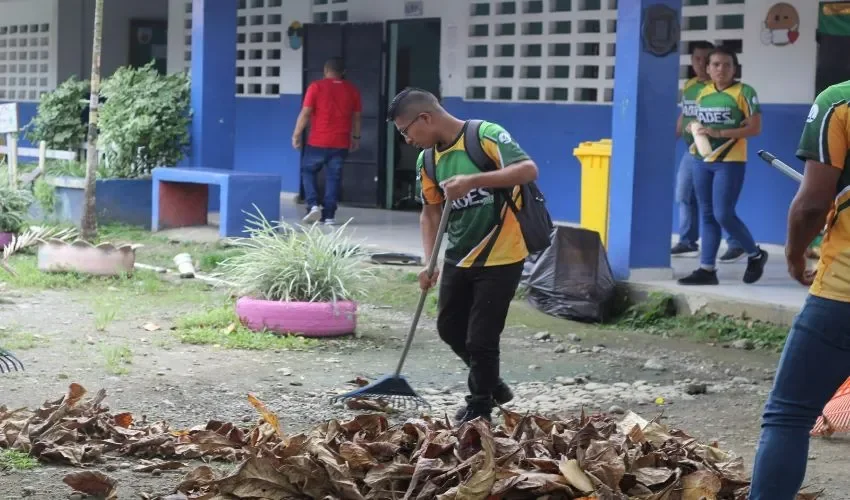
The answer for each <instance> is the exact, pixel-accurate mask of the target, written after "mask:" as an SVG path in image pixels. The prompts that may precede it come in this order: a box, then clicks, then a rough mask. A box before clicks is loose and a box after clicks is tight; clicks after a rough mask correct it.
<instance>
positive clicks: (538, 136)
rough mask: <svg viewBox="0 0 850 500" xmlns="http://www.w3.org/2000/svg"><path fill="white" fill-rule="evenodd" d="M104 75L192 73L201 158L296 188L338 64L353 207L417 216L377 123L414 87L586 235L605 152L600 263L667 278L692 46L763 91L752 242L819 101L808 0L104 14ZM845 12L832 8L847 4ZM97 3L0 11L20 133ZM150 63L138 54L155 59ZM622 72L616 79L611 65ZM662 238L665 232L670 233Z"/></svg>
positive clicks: (113, 10)
mask: <svg viewBox="0 0 850 500" xmlns="http://www.w3.org/2000/svg"><path fill="white" fill-rule="evenodd" d="M105 4H106V5H105V20H104V31H103V33H104V44H103V46H104V53H103V71H104V74H105V75H108V74H109V73H111V71H113V70H114V69H115V68H117V67H119V66H121V65H124V64H130V63H136V62H139V61H143V60H145V58H147V60H150V58H155V59H156V60H157V63H158V64H159V65H161V67H162V68H163V70H165V71H169V72H175V71H190V72H191V73H192V79H193V109H194V112H195V119H194V124H193V130H192V132H193V146H192V147H193V150H192V158H191V159H190V160H189V161H188V162H189V163H190V164H195V165H203V166H208V167H220V168H234V169H237V170H248V171H258V172H269V173H276V174H279V175H281V176H282V185H281V190H282V191H283V192H287V193H297V192H298V191H299V184H300V180H299V177H300V176H299V158H300V153H299V152H298V151H295V150H293V148H292V147H291V144H290V136H291V132H292V127H293V125H294V123H295V119H296V116H297V114H298V112H299V108H300V102H301V95H302V92H303V90H304V88H305V86H306V84H307V83H309V81H312V80H313V79H315V78H318V77H319V76H320V71H321V63H322V62H323V61H324V59H325V58H326V57H327V56H330V55H341V56H343V57H345V59H346V63H347V65H348V68H349V74H348V77H349V78H350V79H351V80H352V81H354V82H355V83H356V84H358V86H360V87H361V92H362V94H363V100H364V124H363V133H362V136H363V139H362V143H363V146H362V150H361V151H360V152H358V153H355V154H353V155H352V156H351V158H350V159H349V164H348V165H347V166H346V171H345V173H344V177H345V180H344V190H345V193H344V195H343V197H344V201H348V202H349V203H352V204H355V205H361V206H373V207H380V208H407V207H410V206H411V205H410V201H411V200H410V197H411V183H412V175H413V174H412V172H413V167H412V161H413V160H414V159H415V156H416V151H413V150H411V149H410V148H409V147H408V146H406V145H404V144H403V143H402V141H400V137H399V136H398V134H397V133H395V132H394V130H393V129H392V128H390V127H388V126H387V124H386V123H385V122H384V116H383V110H384V109H385V108H386V105H387V103H388V102H389V100H390V99H391V98H392V96H393V95H394V94H395V92H396V91H397V90H399V89H400V88H403V87H404V86H406V85H415V86H419V87H424V88H427V89H429V90H432V91H434V92H435V93H437V94H438V95H439V96H440V97H441V99H442V102H443V103H444V105H445V106H446V108H447V109H448V110H449V111H450V112H452V113H454V114H456V115H457V116H459V117H475V118H482V119H486V120H491V121H496V122H498V123H500V124H501V125H503V126H504V127H506V128H507V129H508V130H509V131H510V132H511V133H512V134H513V135H514V137H515V138H516V139H517V141H518V142H519V143H520V144H521V145H522V146H523V148H525V149H526V150H527V151H528V152H529V153H530V155H531V156H532V157H533V158H534V159H535V161H536V162H537V163H538V165H539V167H540V185H541V187H542V189H543V191H544V193H545V194H546V195H547V198H548V205H549V208H550V211H551V213H552V215H553V217H554V218H555V219H557V220H563V221H573V222H574V221H578V220H579V211H580V210H579V206H580V184H581V182H580V179H581V167H580V164H579V162H578V161H577V160H576V159H575V158H574V157H573V148H575V147H576V146H578V145H579V144H580V143H581V142H583V141H595V140H599V139H603V138H612V137H613V141H614V160H613V162H612V181H611V183H612V187H611V230H610V236H609V259H610V260H611V262H612V267H614V269H615V272H616V273H617V274H618V276H621V277H625V276H627V275H628V274H629V272H630V270H632V271H634V270H635V269H659V268H660V269H666V268H669V248H670V237H669V236H670V230H669V228H671V227H673V228H675V226H676V220H675V218H676V217H675V212H676V211H675V210H674V208H673V185H674V178H675V169H676V166H677V164H678V160H679V156H680V155H681V154H682V153H683V149H684V148H683V145H682V143H681V141H676V139H675V136H674V131H675V122H676V116H677V113H678V107H677V104H676V101H677V89H678V88H679V87H680V86H681V84H682V83H683V82H684V81H685V79H686V78H687V76H688V67H689V56H688V55H687V44H688V42H691V41H697V40H708V41H711V42H715V43H725V44H728V45H730V46H732V47H735V48H736V50H738V52H739V58H740V63H741V67H742V72H741V79H742V80H743V81H744V82H746V83H748V84H750V85H751V86H753V87H754V88H755V89H756V91H757V92H758V98H759V101H760V103H761V107H762V113H763V131H762V134H761V135H760V136H759V137H757V138H755V139H752V140H751V141H750V145H749V162H748V164H747V178H746V185H745V187H744V190H743V194H742V197H741V201H740V203H739V205H738V208H739V214H740V215H741V217H742V218H743V220H744V221H745V222H746V223H747V225H748V226H749V227H750V229H751V230H752V231H753V233H754V236H755V237H756V239H757V240H760V241H764V242H770V243H782V242H783V241H784V238H785V223H786V214H787V207H788V205H789V202H790V200H791V198H792V197H793V195H794V193H795V191H796V188H797V185H796V184H795V182H794V181H792V180H790V179H788V178H786V177H784V176H783V175H782V174H780V173H779V172H777V171H775V170H773V169H772V168H771V167H769V166H768V165H766V164H765V163H763V162H762V161H761V160H759V159H758V158H757V156H756V152H757V151H758V150H759V149H765V150H768V151H770V152H772V153H774V154H776V155H777V156H778V157H780V158H782V159H785V161H786V162H788V163H789V164H791V165H792V166H794V167H795V168H797V169H798V170H801V169H802V165H801V164H800V162H799V161H797V160H796V159H794V152H795V148H796V144H797V141H798V138H799V134H800V131H801V130H802V126H803V123H804V122H805V119H806V116H807V113H808V110H809V108H810V106H811V101H812V99H813V98H814V96H815V90H816V85H815V74H816V64H817V60H818V43H817V41H816V32H817V29H818V18H819V13H820V12H821V9H822V8H823V5H822V3H820V2H815V1H812V0H788V1H786V2H775V1H773V0H654V1H650V0H619V1H618V0H507V1H499V0H418V1H409V0H194V1H191V0H106V2H105ZM836 5H840V3H837V4H836ZM659 6H662V7H668V8H671V9H673V10H674V11H675V12H676V13H677V14H678V15H679V16H680V17H679V19H680V27H681V32H680V36H681V42H680V43H679V49H680V51H679V52H673V53H672V54H670V55H666V56H665V55H654V54H650V53H649V52H647V51H646V50H644V46H643V43H644V42H643V40H642V34H643V29H644V28H646V26H644V25H643V24H642V22H641V18H642V16H643V15H644V9H649V8H656V7H659ZM93 7H94V0H0V102H6V101H18V102H20V105H21V115H22V122H23V123H26V122H27V121H28V119H29V117H31V116H32V115H33V114H34V113H35V109H36V106H37V100H38V97H39V95H41V93H43V92H45V91H49V90H51V89H52V88H54V87H55V86H56V85H57V83H59V82H61V81H63V80H65V79H66V78H68V77H69V76H71V75H74V74H76V75H78V76H81V77H83V78H85V77H86V76H87V75H88V73H89V68H90V61H91V38H92V35H91V31H92V24H93V22H92V19H93ZM145 62H146V60H145ZM615 69H616V71H615ZM664 228H667V229H664Z"/></svg>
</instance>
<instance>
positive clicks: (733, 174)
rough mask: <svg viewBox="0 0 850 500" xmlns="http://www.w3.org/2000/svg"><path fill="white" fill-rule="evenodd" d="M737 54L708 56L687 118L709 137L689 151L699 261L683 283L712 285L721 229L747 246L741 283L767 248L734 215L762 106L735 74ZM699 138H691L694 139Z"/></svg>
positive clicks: (754, 275)
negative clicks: (704, 147) (703, 148)
mask: <svg viewBox="0 0 850 500" xmlns="http://www.w3.org/2000/svg"><path fill="white" fill-rule="evenodd" d="M737 70H738V56H737V55H736V54H735V52H734V51H732V50H730V49H728V48H726V47H717V48H715V49H714V50H712V51H711V53H710V54H709V56H708V74H709V76H710V77H711V84H709V85H706V86H705V87H704V88H703V89H702V90H701V91H700V93H699V95H697V117H696V120H695V121H694V122H693V123H691V124H690V128H691V132H692V133H693V134H694V135H702V136H704V138H706V139H707V140H708V143H709V146H710V147H709V151H707V152H703V153H700V151H699V149H698V148H697V147H696V144H692V145H691V149H690V151H691V154H693V155H694V157H695V161H696V163H695V164H694V189H695V192H696V195H697V203H699V211H700V218H701V222H702V224H701V227H700V238H701V240H702V248H701V249H700V267H699V268H698V269H697V270H696V271H694V272H693V273H691V274H690V275H688V276H686V277H684V278H682V279H680V280H679V284H682V285H717V284H718V279H717V270H716V268H715V265H716V261H717V251H718V250H719V248H720V237H721V230H722V229H725V230H726V232H727V233H729V236H730V238H732V239H734V241H736V242H737V243H739V244H740V246H741V248H742V249H743V250H744V251H745V252H746V254H747V256H748V259H747V269H746V271H744V283H748V284H751V283H755V282H757V281H758V280H759V279H761V277H762V275H763V274H764V266H765V264H766V263H767V258H768V255H767V252H766V251H764V250H762V249H761V248H760V247H759V246H758V245H756V242H755V240H754V239H753V235H752V234H751V233H750V230H749V229H747V226H746V225H745V224H744V222H743V221H742V220H741V219H740V218H739V217H738V214H737V213H736V211H735V205H737V204H738V197H739V196H740V195H741V189H742V188H743V187H744V172H745V170H746V161H747V139H748V138H750V137H753V136H756V135H758V134H759V133H761V109H760V107H759V102H758V97H757V96H756V91H755V89H753V88H752V87H750V86H749V85H747V84H745V83H741V82H739V81H737V80H735V73H736V72H737ZM697 140H698V138H695V141H697Z"/></svg>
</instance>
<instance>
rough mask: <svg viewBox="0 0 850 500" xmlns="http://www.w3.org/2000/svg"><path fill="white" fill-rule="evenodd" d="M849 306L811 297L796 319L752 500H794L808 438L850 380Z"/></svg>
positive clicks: (768, 414)
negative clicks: (828, 405)
mask: <svg viewBox="0 0 850 500" xmlns="http://www.w3.org/2000/svg"><path fill="white" fill-rule="evenodd" d="M848 317H850V303H847V302H838V301H835V300H829V299H823V298H820V297H815V296H813V295H809V296H808V297H807V298H806V302H805V304H804V305H803V308H802V310H800V313H799V314H798V315H797V317H796V318H794V323H793V325H792V326H791V332H790V333H789V334H788V340H787V341H786V342H785V349H784V350H783V351H782V357H781V358H780V360H779V369H778V370H777V372H776V378H775V379H774V382H773V389H772V390H771V392H770V396H768V399H767V404H766V405H765V408H764V416H763V417H762V431H761V438H760V439H759V445H758V452H757V453H756V460H755V464H754V465H753V482H752V486H751V488H750V497H749V498H750V500H793V499H794V498H795V497H796V495H797V491H798V490H799V489H800V486H802V484H803V478H804V477H805V475H806V463H807V461H808V457H809V432H810V431H811V430H812V427H813V426H814V424H815V421H816V420H817V417H818V416H819V415H820V414H821V412H822V411H823V408H824V406H825V405H826V403H827V402H829V400H830V399H831V398H832V396H833V395H834V394H835V391H836V390H838V388H839V387H840V386H841V384H842V383H844V381H845V380H846V379H847V377H848V376H850V323H848V322H847V318H848Z"/></svg>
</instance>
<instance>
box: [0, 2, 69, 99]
mask: <svg viewBox="0 0 850 500" xmlns="http://www.w3.org/2000/svg"><path fill="white" fill-rule="evenodd" d="M57 1H58V0H10V1H6V2H0V101H3V100H16V101H37V100H38V99H39V97H40V96H41V94H42V93H43V92H46V91H49V90H50V89H52V88H54V87H55V85H56V59H57V51H56V47H57V29H56V28H57V25H58V14H57V7H56V2H57ZM33 28H35V32H33ZM45 29H46V30H47V31H46V32H45ZM24 30H26V32H25V33H24Z"/></svg>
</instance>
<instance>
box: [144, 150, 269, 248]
mask: <svg viewBox="0 0 850 500" xmlns="http://www.w3.org/2000/svg"><path fill="white" fill-rule="evenodd" d="M210 185H217V186H220V188H221V189H220V195H219V207H220V209H219V215H220V219H221V221H220V222H219V229H218V233H219V235H220V236H221V237H222V238H229V237H245V236H248V233H247V232H246V231H245V226H246V225H248V221H249V220H250V216H251V215H256V214H257V210H259V211H260V212H262V214H263V216H264V217H265V218H266V219H267V220H268V221H270V222H272V223H275V222H277V221H278V220H279V219H280V176H279V175H271V174H258V173H251V172H238V171H233V170H221V169H212V168H163V167H159V168H155V169H154V170H153V193H152V195H153V206H152V207H151V230H152V231H159V230H162V229H170V228H176V227H186V226H204V225H206V224H207V212H208V211H207V208H208V206H209V186H210ZM254 205H256V208H255V207H254ZM246 212H247V213H246Z"/></svg>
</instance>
